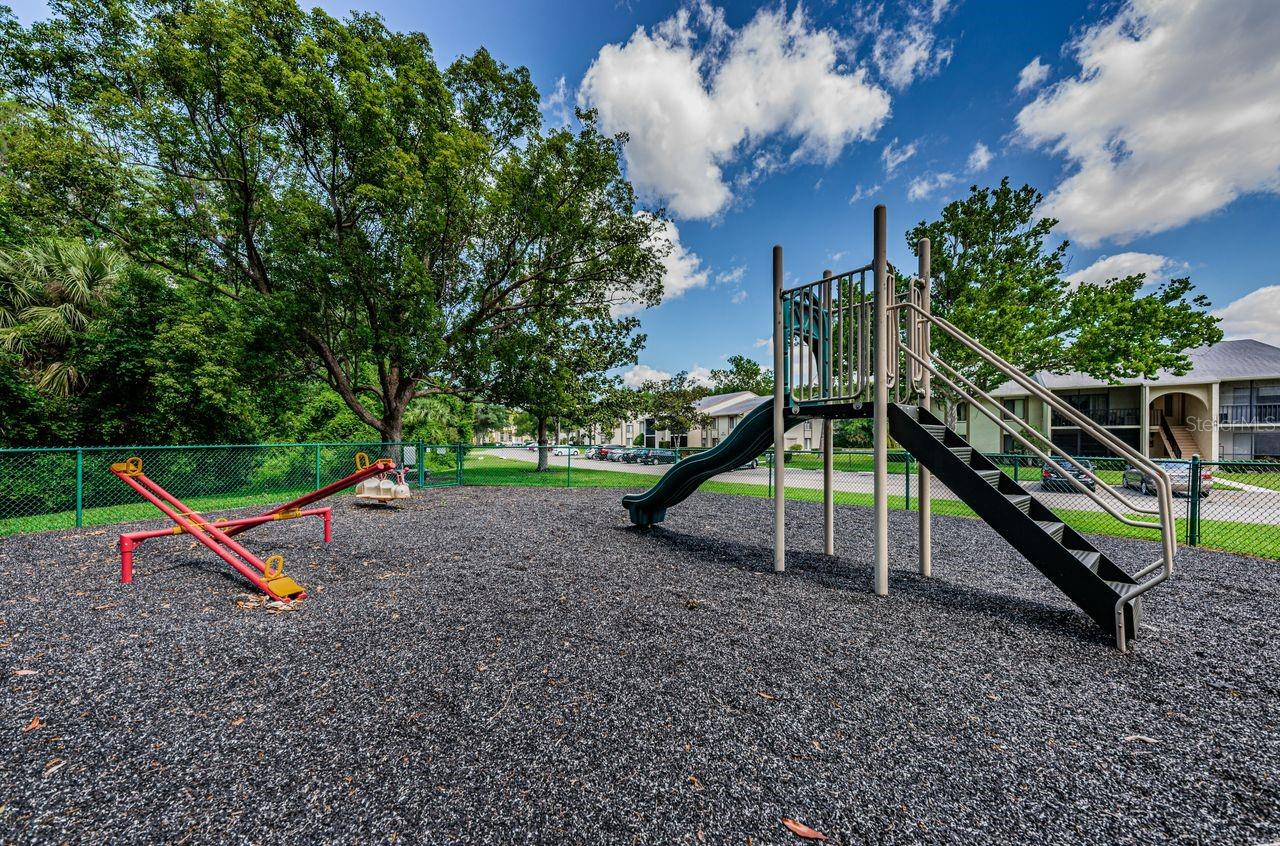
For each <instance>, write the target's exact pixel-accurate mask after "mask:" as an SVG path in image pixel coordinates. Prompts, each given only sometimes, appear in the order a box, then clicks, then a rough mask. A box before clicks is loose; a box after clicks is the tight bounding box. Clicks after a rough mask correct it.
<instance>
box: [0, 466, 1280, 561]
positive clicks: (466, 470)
mask: <svg viewBox="0 0 1280 846" xmlns="http://www.w3.org/2000/svg"><path fill="white" fill-rule="evenodd" d="M358 452H366V453H368V454H369V455H370V457H374V458H376V457H379V456H384V455H385V456H388V457H391V458H393V459H394V460H395V461H396V462H397V463H398V464H402V465H404V466H406V467H407V468H408V469H409V472H408V473H407V474H406V480H407V481H408V482H409V484H410V485H411V486H413V487H419V488H422V487H444V486H456V485H503V486H518V487H562V488H619V489H633V490H635V489H643V488H647V487H649V486H650V485H652V484H653V483H654V482H655V481H656V478H657V476H658V475H659V474H661V473H663V472H665V470H666V469H667V465H669V464H670V463H673V462H675V461H678V460H682V459H683V458H686V457H688V456H689V455H692V454H694V453H696V452H697V450H690V449H680V450H652V451H634V450H631V451H628V452H627V453H626V454H625V455H624V456H622V457H624V458H626V459H627V460H622V461H615V460H601V459H599V458H596V457H594V456H593V454H592V448H591V447H586V446H567V445H566V446H550V447H546V448H543V449H542V450H541V452H542V453H543V454H542V455H541V456H540V455H539V452H540V451H539V450H538V449H524V448H485V447H473V446H470V445H463V444H426V443H422V442H415V443H395V444H381V443H376V442H371V443H293V444H249V445H208V446H166V447H81V448H75V447H69V448H60V449H3V450H0V536H3V535H9V534H15V533H19V532H34V531H46V530H52V529H69V528H75V527H78V526H92V525H103V524H109V523H120V522H128V521H134V520H149V519H156V517H157V515H156V512H155V511H154V509H153V508H152V507H151V506H150V505H148V504H146V503H144V502H141V501H140V500H138V498H137V497H136V496H135V495H134V494H133V492H132V491H130V490H129V489H128V488H127V487H126V486H125V485H123V484H121V482H120V481H119V480H118V479H117V478H115V476H114V475H112V474H111V473H110V471H109V467H110V465H111V464H112V462H115V461H121V460H123V459H125V458H127V457H129V456H131V455H138V456H141V457H142V459H143V462H144V467H145V469H146V472H147V474H148V475H149V476H151V477H152V478H154V479H155V480H156V481H157V482H159V483H160V484H161V485H163V486H164V487H165V488H167V489H169V490H170V491H172V492H173V493H174V494H175V495H177V496H178V497H180V498H182V499H184V500H185V501H186V502H187V503H188V504H189V505H191V506H192V507H194V508H197V509H200V510H201V511H204V512H213V511H217V510H221V509H231V508H237V507H243V506H253V505H261V504H269V503H276V502H282V501H285V500H287V499H290V498H292V497H293V496H297V495H298V494H301V493H305V492H307V491H309V490H312V489H314V488H317V487H320V486H321V485H324V484H328V483H329V482H332V481H334V480H336V479H340V478H342V477H343V476H345V475H346V474H347V473H349V472H350V471H351V469H352V468H353V467H354V463H355V455H356V453H358ZM987 457H988V458H990V459H991V460H992V461H994V462H995V463H996V464H997V465H998V466H999V467H1000V468H1001V469H1002V470H1004V471H1005V472H1006V473H1007V474H1008V475H1009V476H1011V477H1012V478H1014V479H1016V480H1018V481H1019V482H1020V483H1021V484H1023V485H1024V487H1026V488H1027V490H1028V491H1030V492H1031V493H1032V494H1034V495H1035V496H1036V497H1037V498H1039V499H1040V500H1041V501H1042V502H1044V503H1045V505H1047V506H1048V507H1049V508H1051V509H1052V510H1053V511H1054V512H1055V513H1057V514H1058V515H1059V516H1060V517H1061V518H1062V519H1063V520H1065V521H1066V522H1068V523H1070V524H1071V525H1072V526H1073V527H1074V528H1076V529H1077V530H1079V531H1082V532H1091V533H1098V534H1109V535H1118V536H1125V537H1137V538H1147V539H1151V538H1152V534H1153V533H1151V532H1148V531H1144V530H1142V529H1137V528H1134V527H1130V526H1126V525H1124V524H1122V523H1120V522H1119V521H1117V520H1115V519H1114V518H1113V517H1111V516H1110V515H1109V514H1107V513H1106V512H1104V511H1103V510H1102V509H1101V508H1100V507H1098V506H1097V505H1096V504H1095V503H1094V502H1093V500H1092V499H1090V498H1089V497H1087V496H1085V495H1083V494H1081V493H1079V492H1078V491H1077V490H1076V488H1075V487H1074V486H1072V485H1071V484H1070V483H1069V482H1067V481H1066V480H1065V479H1064V478H1063V477H1062V475H1061V474H1059V473H1055V472H1054V471H1053V470H1052V469H1048V470H1046V468H1045V467H1044V466H1043V465H1042V463H1041V462H1040V461H1039V460H1038V459H1035V458H1031V457H1028V456H1026V455H1018V454H1005V453H996V454H988V455H987ZM1080 460H1082V461H1088V462H1090V463H1091V465H1092V468H1093V470H1094V473H1095V474H1096V475H1097V476H1098V477H1099V478H1100V479H1101V480H1102V481H1103V482H1104V483H1105V484H1107V485H1111V486H1114V487H1117V488H1124V489H1126V490H1125V493H1126V495H1127V496H1128V497H1129V498H1130V499H1131V500H1133V501H1135V502H1142V501H1144V500H1151V501H1152V502H1154V499H1152V498H1151V496H1150V494H1148V493H1146V492H1145V491H1144V489H1145V488H1146V485H1145V484H1144V480H1143V478H1142V476H1141V474H1139V473H1138V472H1137V471H1135V470H1133V469H1132V468H1129V467H1127V466H1126V464H1125V462H1124V461H1123V460H1121V459H1113V458H1096V457H1085V458H1081V459H1080ZM785 461H786V467H787V498H788V499H795V500H811V501H820V500H821V499H822V475H823V471H822V462H823V457H822V454H821V452H820V451H817V450H788V451H787V452H786V454H785ZM540 465H542V466H540ZM833 469H834V471H835V476H834V488H835V490H834V497H835V501H836V503H838V504H841V505H867V506H869V505H870V504H871V496H872V491H871V469H872V456H871V452H870V450H858V449H854V450H837V451H836V453H835V455H834V460H833ZM918 469H919V467H918V465H917V463H916V462H915V461H914V459H912V457H911V456H910V455H909V454H907V453H905V452H902V451H891V452H890V454H889V485H890V490H889V493H890V506H891V507H892V508H896V509H909V510H910V509H917V508H919V491H918V490H917V487H918V485H917V484H916V481H915V473H916V471H917V470H918ZM774 470H775V460H774V456H773V454H772V452H766V453H765V454H764V455H763V456H761V457H760V458H759V459H757V460H755V461H753V462H750V463H749V464H748V465H746V466H744V467H742V468H739V469H737V470H734V471H732V472H728V473H723V474H721V475H720V476H718V477H716V478H715V479H713V480H711V481H709V482H707V483H706V484H704V485H703V486H702V488H701V489H702V490H705V491H710V492H713V493H725V494H737V495H741V496H758V497H771V496H772V495H773V480H774ZM1170 470H1171V474H1172V476H1173V478H1174V483H1175V487H1177V488H1178V494H1179V496H1177V497H1176V498H1175V501H1174V509H1175V517H1176V519H1177V525H1178V536H1179V539H1180V540H1181V542H1183V543H1185V544H1188V545H1192V546H1206V547H1212V548H1216V549H1224V550H1230V551H1235V552H1243V553H1248V554H1251V555H1258V556H1264V557H1269V558H1280V462H1264V461H1199V460H1198V459H1193V460H1192V461H1185V462H1171V463H1170ZM1193 478H1196V479H1200V484H1198V485H1195V484H1190V482H1189V479H1193ZM935 490H936V492H935V494H934V506H933V508H934V512H935V513H936V514H946V515H955V516H973V513H972V512H971V511H970V510H969V509H968V507H967V506H966V505H964V503H962V502H960V501H959V500H957V499H955V498H953V497H951V496H950V494H949V493H948V492H946V491H945V489H940V488H936V489H935Z"/></svg>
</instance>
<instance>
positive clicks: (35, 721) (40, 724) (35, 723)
mask: <svg viewBox="0 0 1280 846" xmlns="http://www.w3.org/2000/svg"><path fill="white" fill-rule="evenodd" d="M44 727H45V721H44V720H42V719H40V717H39V716H38V715H37V716H35V717H32V718H31V722H29V723H27V724H26V725H25V726H23V727H22V730H23V731H24V732H28V731H35V730H36V729H42V728H44Z"/></svg>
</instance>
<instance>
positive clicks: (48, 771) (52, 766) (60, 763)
mask: <svg viewBox="0 0 1280 846" xmlns="http://www.w3.org/2000/svg"><path fill="white" fill-rule="evenodd" d="M66 765H67V762H66V761H64V760H62V759H61V758H53V759H51V760H50V761H49V763H47V764H45V765H44V777H45V778H48V777H49V776H51V775H53V774H54V773H56V772H57V771H58V770H60V769H62V768H63V767H65V766H66Z"/></svg>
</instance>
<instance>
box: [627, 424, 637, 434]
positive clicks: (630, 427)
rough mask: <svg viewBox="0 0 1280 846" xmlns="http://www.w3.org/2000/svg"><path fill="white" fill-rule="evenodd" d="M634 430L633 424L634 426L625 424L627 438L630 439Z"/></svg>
mask: <svg viewBox="0 0 1280 846" xmlns="http://www.w3.org/2000/svg"><path fill="white" fill-rule="evenodd" d="M635 430H636V427H635V424H634V423H628V424H627V437H630V436H631V435H633V434H635Z"/></svg>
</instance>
